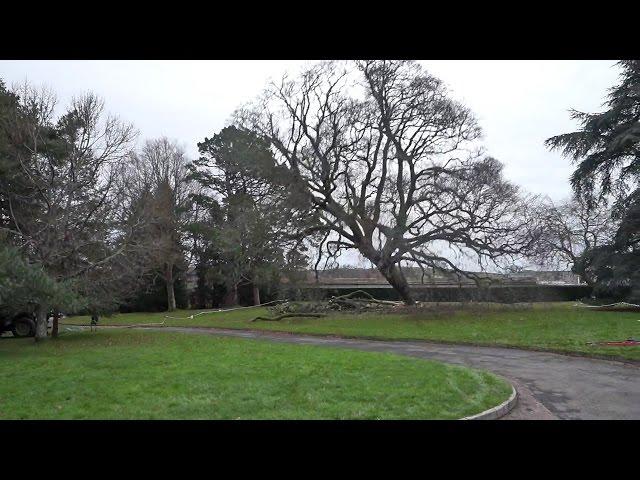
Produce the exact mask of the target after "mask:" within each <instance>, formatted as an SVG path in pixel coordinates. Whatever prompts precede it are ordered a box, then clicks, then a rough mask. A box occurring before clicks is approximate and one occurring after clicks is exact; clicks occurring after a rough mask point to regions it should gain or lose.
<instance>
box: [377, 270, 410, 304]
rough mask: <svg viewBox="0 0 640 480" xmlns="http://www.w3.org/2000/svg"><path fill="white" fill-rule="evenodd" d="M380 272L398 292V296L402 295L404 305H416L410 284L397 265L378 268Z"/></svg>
mask: <svg viewBox="0 0 640 480" xmlns="http://www.w3.org/2000/svg"><path fill="white" fill-rule="evenodd" d="M378 270H380V273H382V275H383V276H384V278H386V279H387V282H389V285H391V286H392V287H393V289H394V290H395V291H396V292H398V295H400V298H401V299H402V301H403V302H404V303H406V304H407V305H413V304H414V303H415V301H414V300H413V296H412V295H411V289H410V288H409V283H408V282H407V279H406V278H405V276H404V274H403V273H402V272H401V271H400V269H399V268H398V266H397V265H396V264H391V265H383V266H378Z"/></svg>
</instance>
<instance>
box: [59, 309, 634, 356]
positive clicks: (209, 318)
mask: <svg viewBox="0 0 640 480" xmlns="http://www.w3.org/2000/svg"><path fill="white" fill-rule="evenodd" d="M193 313H197V311H195V312H194V311H179V312H174V313H173V314H172V316H175V317H185V316H188V315H191V314H193ZM265 314H266V315H268V311H267V309H266V308H257V309H246V310H236V311H233V312H228V313H215V314H206V315H200V316H198V317H194V318H193V319H181V320H172V319H165V318H164V316H165V315H166V314H165V313H159V314H150V313H134V314H124V315H116V316H114V317H111V318H106V317H105V318H103V319H102V320H101V322H102V323H105V324H106V323H112V324H129V323H149V322H161V321H163V320H166V324H167V325H180V326H210V327H222V328H244V329H246V328H249V329H265V330H277V331H285V332H294V333H312V334H314V333H315V334H333V335H343V336H355V337H358V336H363V337H371V338H384V339H420V340H434V341H451V342H469V343H476V344H485V345H508V346H514V347H527V348H540V349H550V350H557V351H564V352H577V353H583V354H595V355H606V356H611V357H616V358H621V359H631V360H640V347H593V346H589V345H587V342H596V341H608V340H624V339H626V338H629V337H634V338H638V337H640V321H638V320H640V313H629V312H597V311H593V310H589V309H586V308H580V307H575V306H574V303H573V302H558V303H544V304H530V305H515V306H508V305H498V304H475V305H471V304H467V305H460V304H457V305H451V304H448V305H447V304H440V305H433V306H431V307H430V308H426V309H423V310H421V311H414V312H412V313H410V314H362V315H345V314H342V315H340V314H338V315H331V316H329V317H326V318H293V319H284V320H281V321H280V322H254V323H252V322H249V319H251V318H253V317H255V316H257V315H265ZM65 321H66V322H67V323H88V317H71V318H69V319H66V320H65Z"/></svg>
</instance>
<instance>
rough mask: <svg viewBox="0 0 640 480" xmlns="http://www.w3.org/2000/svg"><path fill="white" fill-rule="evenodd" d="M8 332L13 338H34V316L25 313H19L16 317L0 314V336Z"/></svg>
mask: <svg viewBox="0 0 640 480" xmlns="http://www.w3.org/2000/svg"><path fill="white" fill-rule="evenodd" d="M9 331H10V332H11V333H13V336H14V337H33V336H35V334H36V319H35V316H34V315H33V314H32V313H27V312H21V313H18V314H16V315H7V314H0V335H2V334H3V333H4V332H9Z"/></svg>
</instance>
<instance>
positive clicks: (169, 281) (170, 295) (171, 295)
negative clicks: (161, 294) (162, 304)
mask: <svg viewBox="0 0 640 480" xmlns="http://www.w3.org/2000/svg"><path fill="white" fill-rule="evenodd" d="M164 281H165V284H166V286H167V310H168V311H169V312H173V311H174V310H175V309H176V294H175V292H174V288H173V284H174V279H173V265H171V264H169V263H166V264H165V271H164Z"/></svg>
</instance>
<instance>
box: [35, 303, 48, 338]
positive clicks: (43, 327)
mask: <svg viewBox="0 0 640 480" xmlns="http://www.w3.org/2000/svg"><path fill="white" fill-rule="evenodd" d="M47 310H48V308H47V307H46V306H44V305H38V308H37V309H36V337H35V341H36V342H38V341H40V340H44V339H46V338H47Z"/></svg>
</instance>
